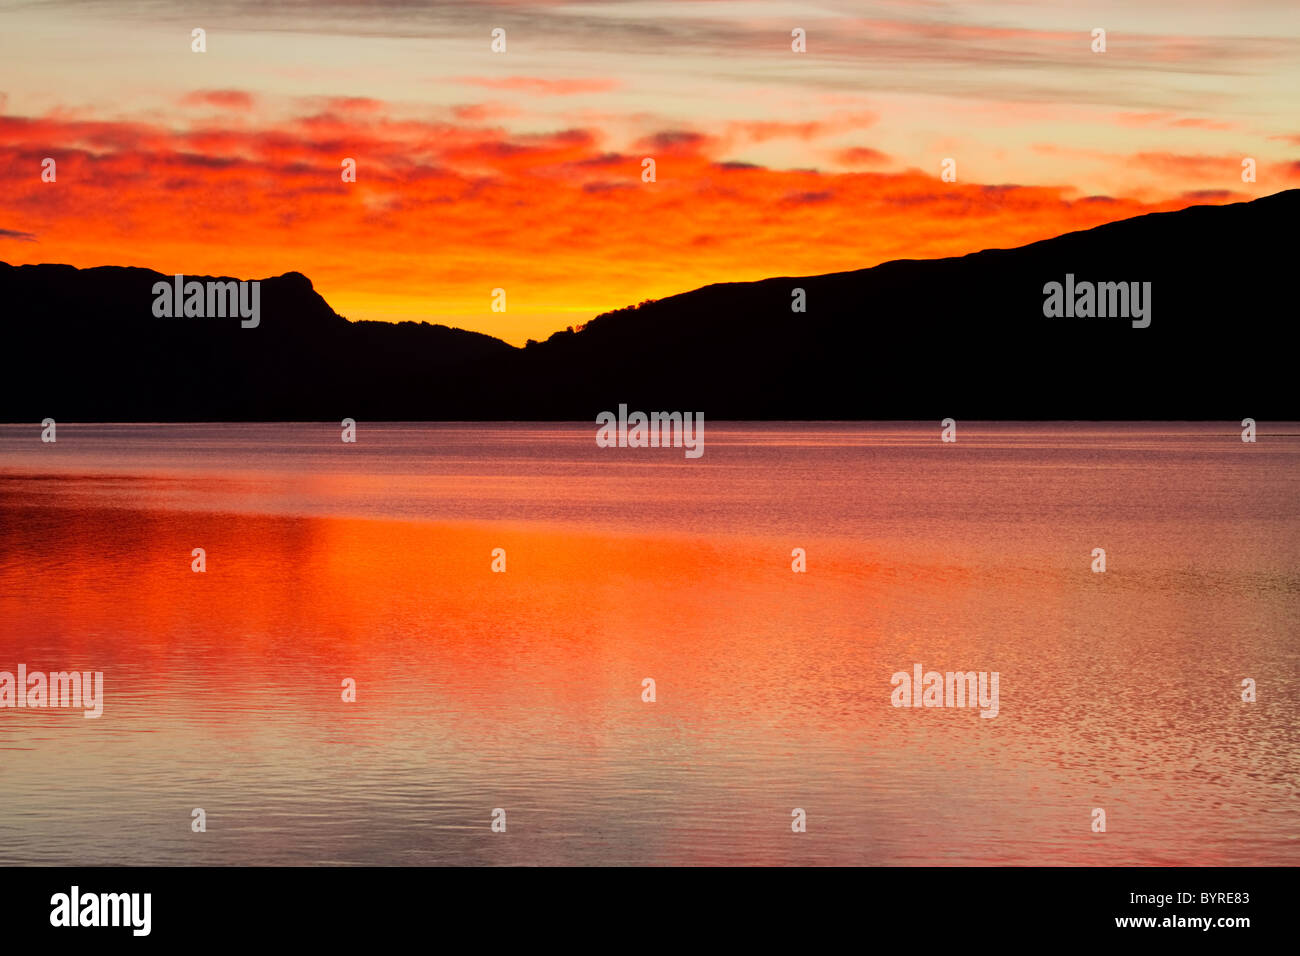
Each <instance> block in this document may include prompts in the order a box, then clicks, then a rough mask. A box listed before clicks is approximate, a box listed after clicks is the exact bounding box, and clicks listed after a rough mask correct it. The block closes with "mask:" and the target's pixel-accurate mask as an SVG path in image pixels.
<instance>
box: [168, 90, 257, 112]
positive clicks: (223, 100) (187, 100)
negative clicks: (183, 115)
mask: <svg viewBox="0 0 1300 956" xmlns="http://www.w3.org/2000/svg"><path fill="white" fill-rule="evenodd" d="M181 103H183V104H184V105H186V106H215V107H217V108H218V109H223V110H251V109H252V108H253V103H254V100H253V97H252V95H251V94H249V93H245V92H243V91H242V90H196V91H194V92H193V93H188V94H186V95H185V96H183V97H181Z"/></svg>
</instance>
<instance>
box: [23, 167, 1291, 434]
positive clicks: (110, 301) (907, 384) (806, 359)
mask: <svg viewBox="0 0 1300 956" xmlns="http://www.w3.org/2000/svg"><path fill="white" fill-rule="evenodd" d="M1297 213H1300V190H1289V191H1286V192H1282V193H1278V194H1276V195H1273V196H1269V197H1266V198H1263V199H1258V200H1255V201H1253V202H1249V203H1236V204H1232V205H1226V206H1194V207H1191V208H1188V209H1184V210H1181V211H1178V212H1171V213H1157V214H1152V215H1146V216H1140V217H1136V218H1133V219H1127V220H1122V221H1119V222H1114V223H1110V224H1108V225H1104V226H1100V227H1097V228H1095V229H1089V230H1086V231H1082V232H1075V233H1070V234H1067V235H1064V236H1059V237H1057V238H1054V239H1048V240H1045V241H1042V242H1036V243H1033V244H1031V245H1027V246H1023V247H1020V248H1017V249H1010V250H986V251H984V252H978V253H973V254H971V255H967V256H961V257H955V258H947V259H934V260H899V261H894V262H888V263H884V264H882V265H879V266H876V267H874V268H870V269H863V270H858V271H854V272H840V273H834V274H829V275H819V276H807V277H781V278H771V279H765V280H762V281H759V282H745V283H724V284H719V285H711V286H706V287H704V288H701V289H696V290H694V291H692V292H686V293H683V294H681V295H675V296H671V297H669V298H665V299H662V300H659V301H656V302H648V303H643V304H641V305H640V306H638V307H634V308H628V309H622V310H618V311H616V312H611V313H606V314H605V315H601V316H598V317H596V318H594V319H593V320H592V321H590V322H588V323H587V324H586V326H584V327H583V328H581V329H580V330H579V331H576V332H567V331H566V332H560V333H557V334H555V335H553V336H552V337H551V338H550V339H548V340H547V341H545V342H541V343H530V345H529V346H528V347H527V348H522V349H520V348H515V347H513V346H511V345H508V344H506V343H504V342H501V341H499V340H497V339H494V338H491V337H490V336H486V335H481V334H479V333H474V332H466V331H463V330H459V329H450V328H447V327H445V326H441V325H430V324H428V323H413V322H406V323H400V324H390V323H384V322H351V321H348V320H347V319H344V318H342V317H341V316H339V315H337V314H336V313H335V312H334V311H333V309H331V308H330V307H329V305H328V304H327V303H326V302H325V300H324V299H322V298H321V297H320V296H319V295H318V294H317V293H316V292H315V290H314V289H313V288H312V285H311V282H310V281H309V280H308V279H307V278H306V277H305V276H302V275H300V274H298V273H288V274H286V275H283V276H279V277H277V278H272V279H265V280H262V292H261V310H260V311H261V320H260V324H259V325H258V327H257V328H255V329H244V328H241V327H240V323H239V321H238V319H199V318H190V319H184V318H155V317H154V315H153V312H152V308H151V306H152V303H153V301H154V295H153V293H152V291H151V290H152V287H153V285H154V283H155V282H159V281H162V282H170V281H171V277H170V276H165V275H162V274H159V273H155V272H152V271H149V270H146V269H132V268H117V267H103V268H95V269H84V270H78V269H74V268H72V267H71V266H62V265H38V266H19V267H14V266H9V265H6V264H4V263H0V304H3V307H4V311H5V318H4V320H3V324H4V340H5V343H6V346H7V347H6V349H5V359H4V368H3V384H0V418H2V419H4V420H6V421H40V420H41V419H43V418H45V417H52V418H55V419H58V420H61V421H186V420H192V421H224V420H230V421H238V420H339V419H342V418H344V417H352V418H356V419H358V420H365V419H369V420H386V419H394V420H402V419H405V420H426V419H428V420H438V419H463V420H487V419H557V420H591V419H594V417H595V415H596V414H597V413H598V412H600V411H604V410H607V409H610V410H612V409H616V408H617V406H618V404H619V403H621V402H625V403H627V404H628V406H629V407H630V408H633V409H642V410H645V411H651V410H669V411H699V412H703V413H704V414H705V415H706V417H708V418H710V419H714V420H717V419H935V420H937V419H939V418H942V417H946V416H950V415H951V416H953V417H955V418H958V419H961V418H967V419H1227V420H1232V419H1236V420H1240V419H1241V418H1243V417H1247V416H1250V417H1254V418H1258V419H1270V418H1271V419H1295V418H1297V417H1300V416H1297V411H1298V410H1300V401H1297V399H1296V397H1295V393H1296V385H1295V381H1294V372H1293V366H1294V355H1293V347H1294V336H1293V334H1292V325H1293V323H1294V319H1295V315H1296V304H1295V300H1294V296H1293V293H1292V291H1291V286H1292V280H1291V269H1292V268H1293V266H1294V262H1293V260H1294V251H1293V244H1292V241H1291V240H1290V238H1289V236H1290V234H1291V233H1292V231H1293V229H1294V224H1295V222H1296V219H1297ZM1284 237H1287V238H1284ZM1067 274H1072V275H1073V276H1074V277H1075V279H1076V281H1077V282H1085V281H1088V282H1126V283H1127V282H1139V283H1146V282H1149V283H1151V295H1150V319H1151V322H1150V325H1149V327H1146V328H1134V327H1133V325H1132V323H1131V321H1129V320H1127V319H1124V318H1048V317H1045V316H1044V312H1043V309H1044V298H1045V296H1044V291H1043V290H1044V286H1045V284H1046V283H1049V282H1060V283H1064V282H1065V281H1066V275H1067ZM186 278H187V279H191V278H197V279H199V280H200V281H205V280H206V279H207V278H208V277H190V276H187V277H186ZM794 289H802V290H803V296H804V300H805V303H806V311H805V312H794V311H792V309H791V303H792V301H793V296H794V293H793V290H794Z"/></svg>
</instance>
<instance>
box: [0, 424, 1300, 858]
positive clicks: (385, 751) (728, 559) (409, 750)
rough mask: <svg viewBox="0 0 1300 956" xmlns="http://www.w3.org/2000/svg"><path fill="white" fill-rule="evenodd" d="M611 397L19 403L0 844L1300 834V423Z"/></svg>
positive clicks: (294, 851)
mask: <svg viewBox="0 0 1300 956" xmlns="http://www.w3.org/2000/svg"><path fill="white" fill-rule="evenodd" d="M595 430H596V428H595V425H594V423H593V424H576V425H561V424H497V423H493V424H467V423H465V424H396V423H390V424H375V423H366V422H362V423H360V424H359V425H358V426H357V441H356V443H355V444H345V443H343V442H342V441H340V432H341V429H340V427H339V425H337V424H335V423H325V424H310V423H298V424H236V425H228V424H198V425H79V424H76V423H60V424H59V425H58V432H57V438H58V440H57V442H55V443H53V444H47V443H43V442H42V441H41V440H40V433H41V429H40V427H39V426H38V425H36V424H31V425H0V671H9V672H14V673H16V672H17V668H18V666H19V665H20V664H22V665H25V666H26V668H27V670H28V672H33V671H47V672H55V671H67V670H73V669H75V670H79V671H101V672H103V675H104V699H103V701H102V705H103V713H102V716H100V717H98V718H96V719H86V718H85V717H83V713H82V711H81V709H80V708H72V709H67V708H44V709H42V708H30V707H29V708H0V864H4V865H13V864H69V865H71V864H78V865H97V864H165V865H173V864H207V865H213V864H216V865H224V864H269V865H277V864H398V865H405V864H418V865H429V864H494V865H496V864H530V865H531V864H651V865H661V864H774V865H786V864H873V865H874V864H895V865H899V864H901V865H908V864H956V865H961V864H1058V863H1059V864H1148V865H1163V864H1197V865H1236V864H1242V865H1247V864H1250V865H1258V864H1278V865H1281V864H1285V865H1297V864H1300V800H1297V795H1298V794H1297V787H1298V786H1300V718H1298V717H1297V713H1296V709H1295V702H1296V701H1297V700H1298V699H1300V638H1298V637H1297V622H1300V571H1298V570H1297V569H1298V568H1300V427H1298V426H1296V425H1294V424H1288V425H1281V424H1270V423H1262V424H1261V425H1260V430H1259V440H1258V442H1256V443H1253V444H1250V443H1243V442H1242V441H1241V429H1240V427H1239V426H1238V425H1237V424H1236V423H1235V422H1225V423H1221V424H1188V423H1174V424H1155V423H1138V424H1095V423H1094V424H1089V423H1065V424H1062V423H1044V424H1028V423H1027V424H1013V423H1004V424H989V423H960V424H959V426H958V441H957V442H955V443H951V444H948V443H942V442H940V440H939V424H938V423H937V422H935V423H928V422H927V423H843V424H841V423H727V422H712V421H710V422H709V423H708V425H707V430H706V432H705V453H704V455H703V456H702V457H701V458H699V459H687V458H686V457H684V455H683V453H682V451H681V449H645V448H598V447H597V446H596V444H595V441H594V435H595ZM196 548H201V549H203V553H204V561H205V567H206V570H205V571H204V572H203V573H196V572H195V571H194V570H192V563H193V562H194V561H195V560H196V559H195V557H194V556H193V555H194V549H196ZM797 548H798V549H803V554H804V555H805V557H804V559H803V560H804V561H806V571H805V572H802V573H795V572H794V571H792V563H793V562H794V560H795V559H794V558H793V557H792V552H793V551H794V550H795V549H797ZM1096 548H1102V549H1104V551H1105V562H1106V564H1105V571H1104V573H1099V572H1096V571H1094V570H1093V567H1094V562H1095V560H1096V559H1095V557H1094V549H1096ZM495 549H502V550H503V551H504V554H503V555H502V554H501V553H500V552H496V553H497V557H495V558H494V551H495ZM494 561H496V562H497V563H498V565H499V564H500V562H502V561H504V565H505V571H504V572H498V571H494V570H493V563H494ZM917 664H920V665H922V666H923V669H924V671H926V672H928V671H931V670H933V671H938V672H948V671H967V670H972V671H979V672H989V673H992V672H996V673H997V674H998V675H999V688H1000V699H999V705H998V712H997V716H996V717H992V718H986V717H981V714H980V710H979V709H977V708H972V707H965V708H962V707H946V706H945V707H933V708H931V707H897V706H894V705H893V703H891V694H892V693H893V691H894V687H893V684H892V677H893V675H894V674H895V673H897V672H906V673H908V674H911V673H912V671H913V668H914V666H915V665H917ZM646 678H651V679H653V681H654V685H653V686H654V695H655V699H654V701H653V702H646V701H645V700H643V692H644V691H643V681H644V680H645V679H646ZM1248 678H1249V679H1251V680H1253V681H1255V682H1256V688H1257V691H1256V692H1257V699H1256V700H1255V701H1254V702H1244V701H1243V700H1242V693H1243V691H1242V682H1243V680H1245V679H1248ZM349 679H350V680H351V681H354V682H355V688H356V693H355V696H356V699H355V701H344V700H343V696H344V694H343V690H342V688H343V683H344V681H345V680H349ZM196 808H202V809H203V811H204V814H205V820H206V832H201V833H200V832H193V830H192V829H191V820H192V814H193V811H194V810H195V809H196ZM497 809H501V810H503V811H504V815H505V820H506V826H505V832H494V831H493V829H492V821H493V811H494V810H497ZM796 809H798V810H802V811H803V813H804V816H805V818H806V832H798V833H797V832H794V831H793V830H792V825H791V824H792V820H794V819H795V816H794V815H793V814H794V811H795V810H796ZM1097 809H1101V810H1104V811H1105V815H1106V830H1105V832H1094V831H1093V820H1094V814H1093V811H1094V810H1097Z"/></svg>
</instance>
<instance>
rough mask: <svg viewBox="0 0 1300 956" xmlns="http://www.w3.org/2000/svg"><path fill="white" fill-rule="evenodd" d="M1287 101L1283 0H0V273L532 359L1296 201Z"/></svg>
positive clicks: (1292, 83) (1292, 20)
mask: <svg viewBox="0 0 1300 956" xmlns="http://www.w3.org/2000/svg"><path fill="white" fill-rule="evenodd" d="M195 27H202V28H203V29H204V30H206V32H207V52H205V53H194V52H191V48H190V47H191V30H192V29H194V28H195ZM497 27H500V28H503V29H505V31H506V38H507V50H506V52H504V53H494V52H492V50H491V48H490V44H491V33H492V30H493V28H497ZM1096 27H1101V28H1104V29H1105V30H1106V32H1107V38H1106V42H1107V51H1106V52H1105V53H1094V52H1093V51H1092V49H1091V45H1092V37H1091V35H1090V34H1091V31H1092V30H1093V29H1094V28H1096ZM795 28H801V29H803V30H805V31H806V34H807V52H806V53H795V52H793V51H792V50H791V30H793V29H795ZM1297 90H1300V6H1297V4H1296V3H1295V0H1237V2H1233V3H1225V2H1220V0H1097V2H1090V3H1078V2H1075V3H1068V4H1063V3H1058V2H1054V0H1019V2H998V3H993V2H980V0H971V2H960V3H956V2H953V3H948V2H938V0H914V2H864V0H852V2H851V0H831V2H819V3H774V2H751V0H675V2H641V0H591V2H562V0H516V2H481V0H480V2H465V0H451V2H421V3H407V2H396V0H375V2H352V3H347V2H337V3H329V2H326V3H306V2H302V3H277V4H267V3H253V2H213V3H193V2H186V0H174V2H172V0H168V2H162V0H159V2H145V0H123V2H93V3H91V2H87V3H80V2H57V0H56V2H48V3H14V2H0V177H3V184H4V188H3V190H0V261H6V262H10V263H15V264H19V263H35V262H66V263H71V264H73V265H77V266H94V265H108V264H111V265H134V266H144V267H148V268H152V269H157V270H159V271H161V272H164V273H175V272H185V273H190V274H224V275H234V276H238V277H241V278H262V277H266V276H270V275H278V274H280V273H283V272H288V271H298V272H302V273H304V274H306V275H307V276H309V277H310V278H311V279H312V280H313V282H314V284H315V287H316V289H317V290H318V291H319V292H320V293H321V294H322V295H323V296H325V298H326V299H327V300H328V301H329V303H330V304H331V305H332V306H333V307H334V308H335V309H336V310H337V311H338V312H340V313H341V314H343V315H345V316H347V317H348V318H352V319H363V318H370V319H390V320H401V319H415V320H428V321H432V322H441V323H445V324H448V325H454V326H460V327H463V328H469V329H475V330H479V331H483V332H487V333H490V334H492V335H497V336H500V337H502V338H505V339H506V340H507V341H510V342H512V343H515V344H522V343H523V341H524V340H525V339H526V338H529V337H532V338H539V339H540V338H545V337H546V336H547V335H549V334H550V333H551V332H553V331H555V330H557V329H560V328H563V327H565V326H567V325H576V324H579V323H581V322H583V321H586V320H587V319H589V318H591V317H592V316H594V315H595V314H597V313H599V312H602V311H606V310H609V309H614V308H619V307H621V306H624V305H628V304H631V303H634V302H638V301H640V300H643V299H647V298H657V297H662V296H665V295H669V294H672V293H674V292H681V291H686V290H689V289H691V288H695V287H697V286H700V285H704V284H707V283H710V282H718V281H735V280H748V279H758V278H763V277H766V276H772V275H807V274H815V273H824V272H834V271H840V270H845V269H855V268H862V267H866V266H870V265H874V264H876V263H879V262H882V261H885V260H888V259H893V258H924V257H933V256H940V255H952V254H961V253H965V252H971V251H976V250H978V249H982V248H987V247H991V246H1012V245H1019V244H1022V243H1025V242H1028V241H1033V240H1035V239H1041V238H1047V237H1049V236H1053V235H1057V234H1059V233H1061V232H1065V231H1069V230H1071V229H1077V228H1086V227H1089V226H1093V225H1097V224H1099V223H1102V222H1106V221H1109V220H1113V219H1119V218H1124V217H1127V216H1131V215H1136V214H1140V213H1142V212H1148V211H1155V210H1164V209H1174V208H1180V207H1182V206H1186V205H1190V204H1193V203H1197V202H1212V203H1220V202H1230V201H1236V200H1241V199H1250V198H1254V197H1257V196H1263V195H1268V194H1271V193H1275V192H1278V191H1279V190H1282V189H1286V188H1293V187H1297V186H1300V114H1297V110H1296V101H1297V92H1296V91H1297ZM45 157H52V158H54V159H55V161H56V163H57V182H55V183H46V182H42V181H41V163H42V160H43V159H44V158H45ZM345 157H350V158H353V159H355V160H356V162H357V182H356V183H344V182H342V181H341V179H340V164H341V162H342V160H343V159H344V158H345ZM645 157H652V158H654V159H655V161H656V166H657V181H656V182H654V183H645V182H642V178H641V171H642V159H643V158H645ZM947 157H951V158H953V159H955V160H956V163H957V182H956V183H945V182H942V181H941V180H940V178H939V172H940V164H941V162H942V160H943V159H944V158H947ZM1243 157H1253V158H1255V159H1256V160H1257V163H1258V172H1257V177H1258V181H1257V182H1255V183H1244V182H1242V178H1241V162H1242V158H1243ZM498 287H501V288H504V289H505V290H506V293H507V305H508V308H507V311H506V312H505V313H494V312H492V311H491V309H490V306H491V298H492V290H493V289H495V288H498Z"/></svg>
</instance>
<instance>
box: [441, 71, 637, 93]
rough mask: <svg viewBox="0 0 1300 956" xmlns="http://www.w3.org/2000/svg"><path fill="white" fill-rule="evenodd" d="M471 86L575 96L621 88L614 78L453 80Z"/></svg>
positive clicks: (477, 77) (531, 77) (524, 77)
mask: <svg viewBox="0 0 1300 956" xmlns="http://www.w3.org/2000/svg"><path fill="white" fill-rule="evenodd" d="M452 82H453V83H464V84H466V85H469V86H485V87H487V88H488V89H491V90H510V91H511V92H515V93H533V94H535V95H537V96H574V95H576V94H578V93H608V92H610V91H611V90H616V89H618V88H619V86H620V84H619V82H618V81H617V80H612V79H554V80H550V79H545V78H543V77H540V76H505V77H485V76H462V77H457V78H455V79H454V80H452Z"/></svg>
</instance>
